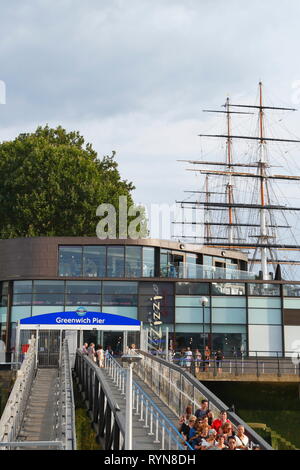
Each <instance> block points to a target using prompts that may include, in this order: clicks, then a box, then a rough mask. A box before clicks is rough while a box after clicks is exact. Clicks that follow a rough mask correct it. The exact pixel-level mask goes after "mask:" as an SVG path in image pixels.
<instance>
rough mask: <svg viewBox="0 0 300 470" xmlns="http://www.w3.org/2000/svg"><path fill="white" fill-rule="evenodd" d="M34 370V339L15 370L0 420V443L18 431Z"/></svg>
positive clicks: (10, 438)
mask: <svg viewBox="0 0 300 470" xmlns="http://www.w3.org/2000/svg"><path fill="white" fill-rule="evenodd" d="M35 371H36V354H35V339H34V338H31V343H30V346H29V349H28V352H27V354H26V356H25V359H24V361H23V363H22V365H21V368H20V370H19V371H18V372H17V379H16V381H15V384H14V386H13V389H12V391H11V394H10V396H9V398H8V401H7V403H6V406H5V409H4V411H3V413H2V417H1V420H0V443H3V442H7V443H9V442H14V441H15V440H16V438H17V435H18V433H19V431H20V428H21V425H22V421H23V418H24V412H25V409H26V406H27V401H28V397H29V394H30V391H31V387H32V383H33V380H34V377H35Z"/></svg>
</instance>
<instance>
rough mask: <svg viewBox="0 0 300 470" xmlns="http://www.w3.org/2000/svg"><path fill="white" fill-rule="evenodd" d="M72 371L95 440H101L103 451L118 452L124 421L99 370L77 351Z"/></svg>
mask: <svg viewBox="0 0 300 470" xmlns="http://www.w3.org/2000/svg"><path fill="white" fill-rule="evenodd" d="M74 371H75V374H76V378H77V380H78V383H79V386H80V389H81V391H82V392H84V396H85V401H86V402H88V407H89V412H90V417H91V420H92V423H93V426H94V427H95V428H96V430H97V438H98V439H100V440H101V439H103V447H104V449H105V450H109V449H113V450H121V449H122V448H123V444H124V442H125V420H124V418H123V416H122V415H120V414H119V413H118V412H119V411H120V407H119V405H118V403H117V402H116V400H114V398H113V397H112V395H111V390H110V387H109V384H108V383H107V380H106V377H105V376H104V374H103V372H102V369H101V368H100V367H98V365H97V364H95V362H93V361H92V360H91V359H90V358H89V357H88V356H87V355H86V354H84V353H83V352H82V351H80V350H79V349H78V350H77V351H76V361H75V370H74Z"/></svg>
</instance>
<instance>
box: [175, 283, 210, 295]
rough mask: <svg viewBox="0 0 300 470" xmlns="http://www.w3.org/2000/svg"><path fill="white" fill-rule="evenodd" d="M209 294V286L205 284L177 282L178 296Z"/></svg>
mask: <svg viewBox="0 0 300 470" xmlns="http://www.w3.org/2000/svg"><path fill="white" fill-rule="evenodd" d="M208 293H209V284H208V283H205V282H177V283H176V294H177V295H201V294H206V295H208Z"/></svg>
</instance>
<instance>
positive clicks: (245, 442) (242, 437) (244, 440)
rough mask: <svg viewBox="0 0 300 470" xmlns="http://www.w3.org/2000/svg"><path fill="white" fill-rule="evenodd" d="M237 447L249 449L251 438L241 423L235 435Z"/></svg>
mask: <svg viewBox="0 0 300 470" xmlns="http://www.w3.org/2000/svg"><path fill="white" fill-rule="evenodd" d="M235 441H236V447H237V449H248V446H249V439H248V437H247V436H246V434H245V428H244V426H242V425H241V424H240V425H239V426H238V428H237V434H236V435H235Z"/></svg>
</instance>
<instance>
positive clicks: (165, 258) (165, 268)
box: [160, 249, 171, 277]
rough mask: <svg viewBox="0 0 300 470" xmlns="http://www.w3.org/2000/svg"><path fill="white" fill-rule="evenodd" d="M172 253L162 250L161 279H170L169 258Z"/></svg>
mask: <svg viewBox="0 0 300 470" xmlns="http://www.w3.org/2000/svg"><path fill="white" fill-rule="evenodd" d="M170 255H171V252H170V251H169V250H164V249H161V250H160V276H161V277H169V270H170V265H169V258H170Z"/></svg>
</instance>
